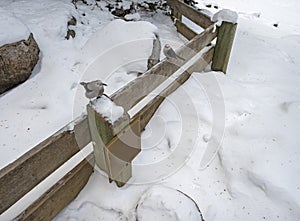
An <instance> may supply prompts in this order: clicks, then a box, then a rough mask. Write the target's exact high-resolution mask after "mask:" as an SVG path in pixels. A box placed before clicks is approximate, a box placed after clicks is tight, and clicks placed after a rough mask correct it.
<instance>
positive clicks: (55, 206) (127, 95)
mask: <svg viewBox="0 0 300 221" xmlns="http://www.w3.org/2000/svg"><path fill="white" fill-rule="evenodd" d="M168 4H169V5H170V7H171V8H172V10H173V16H175V21H176V22H175V25H176V27H177V30H178V32H180V33H181V34H182V35H183V36H185V37H186V38H187V39H188V40H190V41H189V42H188V43H187V44H185V45H184V46H182V47H181V48H180V49H179V50H178V54H179V55H180V56H182V57H185V58H186V61H183V62H182V63H181V64H180V65H176V64H174V63H172V62H169V61H168V60H167V59H165V60H163V61H161V62H160V63H158V64H157V65H155V66H154V67H153V68H151V69H150V70H148V71H147V72H146V73H145V74H143V75H142V76H140V77H138V78H136V79H135V80H133V81H132V82H130V83H128V84H127V85H126V86H124V87H123V88H121V89H120V90H118V91H117V92H115V93H114V94H113V95H112V100H113V102H114V103H116V104H117V105H119V106H122V107H123V108H124V111H125V113H127V112H128V111H129V110H130V109H131V108H132V107H134V106H135V105H136V104H137V103H138V102H139V101H141V100H142V99H143V98H144V97H145V96H147V95H148V94H149V93H150V92H151V91H153V90H154V89H155V88H156V87H158V86H159V85H161V84H162V83H163V82H164V81H165V80H166V79H168V78H169V77H170V76H172V74H173V73H174V72H176V71H177V70H178V69H179V68H180V66H182V65H183V64H184V63H187V62H188V61H189V60H190V59H191V58H193V57H194V56H195V55H197V54H198V53H199V52H200V51H201V50H202V49H203V48H205V47H206V46H208V45H210V44H211V42H212V41H213V40H214V39H215V38H216V37H217V43H216V46H215V47H209V48H208V50H206V52H205V53H203V54H202V55H201V56H200V57H198V58H197V59H196V60H195V62H194V63H193V64H191V65H190V66H189V67H188V68H187V69H186V70H185V71H183V73H181V74H180V75H179V76H177V77H176V78H175V80H174V81H173V82H172V83H171V84H169V85H168V86H167V87H166V88H165V89H163V90H162V91H161V92H160V93H159V94H158V95H157V96H155V97H154V98H153V99H152V100H150V101H149V102H148V103H147V104H146V105H144V106H143V107H142V108H141V109H140V110H139V111H138V112H137V113H136V114H135V115H134V116H133V117H131V118H129V117H125V118H122V120H121V121H119V122H118V125H119V128H118V129H116V128H117V126H118V125H111V128H110V129H109V130H110V131H106V132H105V136H106V142H105V144H104V145H103V144H102V146H101V145H100V146H101V147H102V148H103V150H102V151H104V152H105V153H106V155H105V156H104V158H101V157H99V156H97V153H95V154H94V153H91V154H89V155H88V157H86V158H84V157H82V158H83V159H81V160H80V162H78V163H77V165H74V166H75V167H74V168H73V169H71V170H69V171H70V172H68V173H67V174H66V175H65V176H64V177H63V178H61V179H60V180H59V181H58V182H57V183H55V184H54V185H53V186H52V187H51V188H50V189H49V190H48V191H47V192H45V193H44V194H43V195H41V196H40V197H39V198H38V199H37V200H36V201H35V202H34V203H32V204H31V205H30V206H29V207H27V209H25V210H24V211H23V212H22V213H21V214H19V215H18V216H17V217H16V219H15V220H52V218H53V217H55V216H56V215H57V214H58V213H59V212H60V211H61V210H62V209H63V208H64V207H66V206H67V205H68V204H69V203H70V202H71V201H72V200H73V199H74V198H75V197H76V196H77V194H78V193H79V192H80V191H81V190H82V188H83V187H84V186H85V184H86V183H87V182H88V179H89V177H90V175H91V174H92V173H93V168H94V162H95V161H96V162H97V161H98V166H99V167H100V168H101V165H99V164H101V163H102V167H106V168H102V169H103V170H104V171H106V172H107V173H108V176H109V178H110V181H115V182H116V183H117V185H118V186H122V185H123V184H124V183H126V181H127V180H128V179H129V178H130V177H131V161H132V158H133V157H134V156H135V155H136V154H137V153H138V152H139V150H135V152H133V153H132V154H131V155H130V156H129V157H128V159H126V164H124V165H121V166H119V167H116V168H117V169H116V171H118V173H117V174H113V170H112V166H113V165H111V164H112V161H110V160H109V159H107V158H106V157H109V155H108V153H109V151H110V150H109V149H107V148H108V147H111V145H113V144H111V143H114V142H116V138H115V137H116V136H117V134H120V133H122V132H124V131H125V130H127V129H128V127H129V128H131V129H132V130H133V131H134V132H135V133H136V134H137V135H138V136H139V135H140V132H141V131H142V130H143V129H144V128H145V126H146V125H147V123H148V122H149V121H150V119H151V117H152V116H153V115H154V113H155V111H156V110H157V109H158V107H159V105H160V104H161V103H162V102H163V100H164V99H165V97H167V96H168V95H170V94H171V93H172V92H174V91H175V90H176V89H177V88H178V87H179V86H180V85H181V84H183V83H184V82H185V81H186V80H187V79H188V78H189V77H190V75H191V73H193V72H195V71H202V70H203V69H204V68H205V67H206V66H207V64H209V63H210V62H212V68H213V70H220V71H223V72H224V73H225V72H226V68H227V64H228V60H229V55H230V50H231V47H232V42H233V38H234V34H235V30H236V24H231V23H227V22H223V24H222V25H221V27H220V28H218V29H217V30H216V31H215V27H214V23H213V22H211V21H210V18H209V17H208V16H207V15H205V14H202V13H201V12H200V11H198V10H196V9H194V8H193V7H191V6H188V5H186V4H185V3H183V2H181V1H178V0H168ZM182 15H183V16H186V17H187V18H189V19H190V20H191V21H193V22H195V23H196V24H198V25H199V26H201V27H202V28H204V29H205V30H204V31H203V32H202V33H200V34H197V33H196V32H194V31H193V30H191V29H190V28H189V27H188V26H186V25H185V24H184V23H182V22H181V17H182ZM87 108H88V113H89V112H90V113H89V117H87V116H83V117H80V118H78V119H77V120H75V121H74V122H71V124H74V125H75V126H74V129H72V130H69V129H68V128H69V126H66V127H64V128H63V129H62V130H60V131H59V132H57V133H56V134H54V135H52V136H51V137H49V138H47V139H46V140H45V141H43V142H42V143H40V144H38V145H37V146H36V147H34V148H33V149H31V150H30V151H28V152H27V153H25V154H24V155H23V156H21V157H20V158H19V159H17V160H16V161H14V162H13V163H11V164H9V165H8V166H6V167H5V168H4V169H2V170H0V196H1V198H0V214H2V213H3V212H5V211H6V210H7V209H9V208H10V207H11V206H12V205H13V204H15V203H16V202H17V201H18V200H20V199H21V198H22V197H23V196H24V195H25V194H27V193H29V192H30V191H31V190H32V189H33V188H35V187H36V186H37V185H38V184H40V183H41V182H42V181H43V180H45V179H46V178H47V177H48V176H49V175H51V174H52V173H54V171H56V170H57V169H58V168H60V167H61V166H62V165H63V164H64V163H65V162H67V161H68V160H70V159H72V158H74V156H75V155H76V154H77V153H78V152H80V151H81V150H82V149H84V148H86V146H87V144H89V143H90V142H91V141H92V140H93V139H92V137H93V136H95V133H97V132H99V126H100V127H101V124H103V122H104V123H105V121H106V120H105V119H104V118H102V117H101V116H100V115H99V116H97V117H95V118H90V116H93V117H94V116H96V115H94V113H93V114H92V115H91V111H92V112H93V110H92V109H91V108H90V107H89V106H88V107H87ZM127 116H129V115H127ZM106 123H107V122H106ZM120 125H122V126H120ZM106 128H109V127H106ZM112 140H113V142H112ZM93 141H94V140H93ZM101 142H103V141H101ZM94 143H95V146H97V145H98V148H99V144H97V142H95V141H94ZM95 150H97V149H95ZM98 155H99V154H98ZM101 159H102V160H103V162H99V160H101Z"/></svg>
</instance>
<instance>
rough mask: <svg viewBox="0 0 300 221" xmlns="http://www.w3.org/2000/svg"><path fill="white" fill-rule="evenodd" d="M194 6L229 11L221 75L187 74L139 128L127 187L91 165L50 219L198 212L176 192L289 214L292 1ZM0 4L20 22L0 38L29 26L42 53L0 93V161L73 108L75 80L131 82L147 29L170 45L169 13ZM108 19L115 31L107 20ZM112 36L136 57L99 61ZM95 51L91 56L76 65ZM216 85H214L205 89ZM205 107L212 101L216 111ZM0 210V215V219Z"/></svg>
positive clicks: (295, 100) (298, 106)
mask: <svg viewBox="0 0 300 221" xmlns="http://www.w3.org/2000/svg"><path fill="white" fill-rule="evenodd" d="M41 3H44V4H41ZM205 5H212V7H211V8H207V7H205ZM198 6H199V7H201V8H202V7H205V8H206V9H208V10H211V11H212V12H216V11H217V10H220V9H223V8H228V9H231V10H235V11H237V12H238V14H239V20H238V30H237V34H236V39H235V42H234V47H233V51H232V56H231V59H230V64H229V69H228V74H227V75H226V76H224V75H223V74H221V73H215V72H206V73H194V74H193V75H192V77H191V79H190V80H189V81H188V82H186V83H185V84H184V85H183V86H182V87H181V88H180V89H179V90H177V91H176V92H175V93H173V94H172V95H171V96H169V97H168V99H167V100H166V101H165V102H164V103H163V104H162V105H161V107H160V108H159V110H158V112H157V113H156V114H155V116H154V118H153V119H152V120H151V121H150V123H149V125H148V126H147V128H146V130H145V131H144V132H143V134H142V149H143V150H142V153H141V154H140V155H139V156H138V157H137V158H136V159H135V161H134V168H133V178H132V179H131V180H130V182H129V184H128V185H125V186H124V187H122V188H117V187H116V186H115V184H113V183H112V184H109V183H108V181H107V178H106V177H104V176H102V175H101V174H100V173H99V172H97V171H96V172H95V173H94V174H93V175H92V176H91V178H90V180H89V182H88V184H87V185H86V187H85V188H84V189H83V190H82V192H81V193H80V194H79V196H78V197H77V198H76V199H75V200H74V201H73V202H72V203H71V204H70V205H69V206H68V207H67V208H66V209H65V210H63V211H62V212H61V213H60V214H59V215H58V216H57V217H56V220H136V218H137V217H138V220H153V219H156V220H200V216H199V214H198V213H197V208H196V206H195V204H194V203H193V201H191V200H190V199H189V198H188V197H185V195H184V194H181V193H180V192H178V191H176V190H180V191H182V192H183V193H185V194H187V195H188V196H189V197H191V198H192V199H193V200H194V201H195V202H196V204H197V205H198V207H199V208H200V209H201V211H202V213H203V215H204V218H205V220H209V221H210V220H249V221H250V220H251V221H252V220H291V221H292V220H300V212H299V211H300V178H299V172H300V163H299V160H300V150H299V148H298V146H299V143H300V138H299V135H300V132H299V131H300V126H299V113H300V87H299V85H300V71H299V70H300V69H299V68H300V67H299V66H300V54H299V50H300V24H299V22H298V21H299V17H300V15H299V13H298V10H299V9H300V2H298V1H297V0H291V1H289V2H282V1H279V0H276V1H268V0H266V1H263V2H262V1H258V0H254V1H251V2H245V1H243V0H219V1H214V2H211V1H200V0H199V4H198ZM214 6H218V9H215V8H214ZM0 7H1V11H2V10H3V11H6V13H7V14H9V16H11V17H13V18H12V19H18V20H17V23H18V27H19V26H20V32H16V31H15V30H14V32H12V33H14V36H13V37H11V38H7V35H5V34H3V33H2V32H3V31H2V30H3V29H1V33H0V37H1V39H0V42H4V41H10V40H11V39H14V40H15V39H17V40H19V38H20V37H21V36H22V35H25V34H26V33H28V30H30V31H31V32H33V33H34V36H35V37H36V39H37V42H38V44H39V46H40V48H41V52H42V53H41V58H42V59H41V60H42V61H41V62H40V64H39V65H38V67H37V68H36V69H35V70H34V74H33V76H32V77H31V78H30V79H29V80H28V81H27V82H25V83H24V84H22V85H20V86H18V87H17V88H15V89H13V90H11V91H9V92H7V93H6V94H4V95H2V96H1V97H0V140H1V144H0V145H1V158H0V168H1V167H4V166H5V165H7V164H8V163H10V162H12V161H13V160H15V159H16V158H17V157H19V156H20V155H22V154H23V153H25V152H26V151H28V150H29V149H30V148H31V147H33V146H34V145H36V144H37V143H39V142H40V141H42V140H43V139H45V138H46V137H48V136H49V135H50V134H52V133H54V132H55V131H57V130H58V129H60V128H61V127H62V126H64V125H65V124H67V123H68V122H69V121H71V120H72V119H73V118H74V117H76V116H77V115H79V114H80V112H81V111H82V109H83V108H84V104H85V103H86V102H87V100H86V99H85V98H84V97H83V94H84V92H83V88H81V87H80V85H79V86H78V82H79V81H81V80H92V79H94V78H95V76H97V77H99V78H101V79H102V80H107V82H106V83H107V84H108V85H111V88H108V91H109V93H112V92H113V90H115V89H116V88H119V87H121V86H122V85H124V84H125V83H126V82H128V81H130V80H132V79H134V77H135V74H129V75H128V74H127V73H126V72H128V71H130V70H131V71H132V69H133V68H134V69H135V70H137V69H138V71H142V70H143V68H145V67H146V63H145V61H146V60H145V56H146V54H147V53H149V50H150V49H151V42H152V40H151V39H152V38H153V34H154V32H158V33H159V34H160V37H161V39H162V41H163V43H165V42H167V41H166V40H168V41H170V42H171V45H173V46H178V45H179V44H180V43H182V41H181V40H180V38H179V37H178V35H177V34H176V32H175V31H174V27H172V24H171V21H170V19H169V18H168V17H166V16H163V15H162V14H160V13H159V14H156V15H154V16H153V17H147V18H145V17H143V16H141V17H142V19H144V20H148V21H150V22H151V23H152V24H154V25H155V26H157V27H158V29H156V28H155V27H154V26H153V25H151V24H149V23H145V22H143V23H139V24H138V25H136V24H134V23H125V22H122V21H114V22H112V23H110V24H109V25H108V26H107V24H108V23H109V22H110V21H111V20H112V19H113V17H112V15H110V14H109V13H108V12H107V11H106V10H103V11H101V10H100V9H99V8H98V7H94V8H92V6H90V7H86V6H84V5H80V4H78V8H79V9H78V10H75V9H74V6H73V5H72V4H70V3H69V2H68V1H46V0H40V1H34V2H33V1H25V0H24V1H21V3H20V2H15V1H12V0H11V1H5V2H0ZM103 8H104V7H103ZM33 9H34V13H33V11H32V10H33ZM50 9H51V10H50ZM92 9H93V10H92ZM83 13H84V14H85V16H83ZM72 16H74V17H76V18H77V23H78V26H76V27H75V28H74V30H76V37H75V39H71V40H69V41H67V40H65V39H64V36H65V33H66V31H67V26H66V24H67V21H68V20H69V19H70V18H71V17H72ZM12 19H9V21H10V22H13V21H12ZM81 21H82V22H83V24H81ZM2 23H3V22H2V21H1V23H0V24H1V27H2ZM22 24H24V26H23V25H22ZM274 24H277V25H278V27H274V26H273V25H274ZM116 25H118V27H120V30H117V29H116V28H112V27H115V26H116ZM4 27H7V26H4ZM141 27H143V29H142V30H144V31H143V32H142V33H141V32H140V30H141V29H140V28H141ZM127 29H130V31H129V32H127V33H126V30H127ZM105 33H108V34H107V36H108V37H107V36H105ZM125 33H126V34H125ZM122 34H123V35H122ZM2 36H5V37H3V38H2ZM132 40H135V41H138V42H139V41H140V40H142V42H144V44H143V45H144V47H139V48H134V47H131V46H130V44H129V43H128V41H132ZM118 43H119V44H120V45H121V47H122V45H125V49H124V50H125V52H128V54H130V56H131V54H132V53H133V54H135V55H136V56H137V57H136V59H135V58H134V57H130V58H128V59H129V60H125V61H124V63H126V64H128V62H129V61H130V60H131V61H132V60H135V61H136V60H138V61H136V62H135V63H134V64H133V65H126V66H125V67H123V66H122V67H120V66H119V63H118V61H119V58H122V57H123V56H122V55H118V54H115V53H114V55H115V56H111V57H108V60H110V58H114V59H115V60H114V62H109V63H108V62H106V60H104V61H103V60H102V58H101V53H100V52H99V51H98V50H100V51H105V49H111V48H113V47H114V46H116V45H117V44H118ZM126 46H129V47H130V50H128V49H127V50H126ZM118 47H119V45H118ZM124 50H122V51H124ZM109 51H111V50H109ZM113 52H114V50H112V53H113ZM104 54H105V53H104ZM96 55H97V56H98V55H100V57H97V60H96V61H97V62H92V65H90V66H88V65H89V64H91V60H92V59H94V58H95V56H96ZM99 58H100V59H99ZM99 62H100V64H99ZM101 63H102V64H103V65H102V64H101ZM121 63H122V62H121ZM105 64H106V66H105ZM130 64H131V63H130ZM97 70H101V73H99V75H96V72H97ZM103 70H105V71H104V73H103ZM95 71H96V72H95ZM216 88H217V89H218V88H220V89H221V91H222V94H219V93H211V91H215V92H217V91H216V90H215V89H216ZM214 104H220V107H222V105H224V107H225V112H224V111H222V109H217V110H216V108H215V107H216V106H217V107H219V106H218V105H214ZM74 105H75V107H74ZM58 113H59V114H58ZM215 113H216V114H215ZM218 114H220V115H221V116H222V114H224V116H225V117H224V119H221V120H219V121H217V122H221V123H222V122H224V123H223V125H222V124H221V125H220V127H221V128H222V126H224V128H225V130H224V134H223V137H222V138H223V139H222V142H221V146H220V150H219V152H218V154H217V155H216V157H215V158H213V160H212V162H211V163H210V164H209V165H208V166H207V167H206V168H203V167H202V166H201V162H200V161H201V157H202V156H203V154H204V152H205V149H206V147H207V146H208V144H209V143H210V142H213V141H214V139H216V138H215V134H214V132H213V133H212V125H214V124H215V122H216V118H217V117H218V116H219V115H218ZM174 153H177V155H176V154H174ZM178 153H179V157H178ZM137 205H138V207H136V206H137ZM180 208H181V209H180ZM182 208H184V209H183V210H182ZM187 211H189V212H187ZM15 215H16V214H15ZM12 217H13V213H10V214H4V215H2V216H0V220H7V219H9V218H12Z"/></svg>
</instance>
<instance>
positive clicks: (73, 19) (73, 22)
mask: <svg viewBox="0 0 300 221" xmlns="http://www.w3.org/2000/svg"><path fill="white" fill-rule="evenodd" d="M76 24H77V20H76V18H75V17H74V16H72V18H71V19H70V20H69V21H68V26H70V25H74V26H75V25H76Z"/></svg>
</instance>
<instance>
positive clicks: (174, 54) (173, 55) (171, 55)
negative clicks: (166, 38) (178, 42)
mask: <svg viewBox="0 0 300 221" xmlns="http://www.w3.org/2000/svg"><path fill="white" fill-rule="evenodd" d="M167 54H168V56H169V57H172V58H176V57H177V55H176V53H175V51H174V50H173V49H172V48H170V49H169V50H168V51H167Z"/></svg>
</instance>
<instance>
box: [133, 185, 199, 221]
mask: <svg viewBox="0 0 300 221" xmlns="http://www.w3.org/2000/svg"><path fill="white" fill-rule="evenodd" d="M136 217H137V220H141V221H151V220H157V221H168V220H169V221H172V220H190V221H201V220H202V216H201V213H200V212H199V208H198V207H197V205H196V204H195V202H194V201H193V200H192V199H190V198H188V197H187V196H186V195H184V194H183V193H182V192H180V191H176V190H174V189H172V188H168V187H164V186H154V187H151V188H149V189H148V190H147V191H146V192H145V193H144V194H143V195H142V196H141V199H140V200H139V202H138V205H137V208H136Z"/></svg>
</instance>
